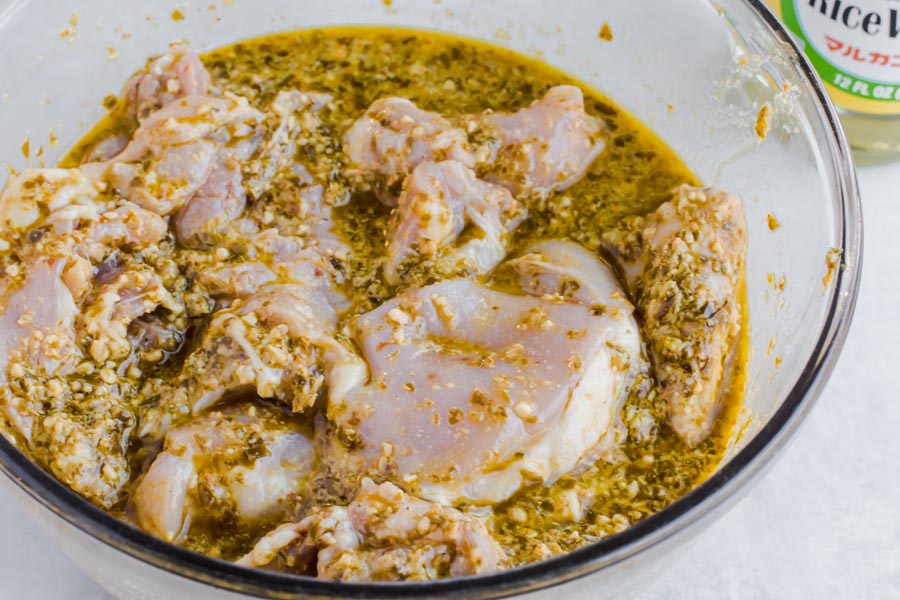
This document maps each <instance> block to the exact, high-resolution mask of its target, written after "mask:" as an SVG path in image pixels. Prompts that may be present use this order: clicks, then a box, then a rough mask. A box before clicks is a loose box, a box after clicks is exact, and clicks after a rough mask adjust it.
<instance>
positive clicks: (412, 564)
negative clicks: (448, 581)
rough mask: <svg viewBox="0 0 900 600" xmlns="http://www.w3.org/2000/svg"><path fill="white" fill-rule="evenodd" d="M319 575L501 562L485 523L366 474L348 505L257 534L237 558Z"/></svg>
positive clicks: (405, 575) (394, 576)
mask: <svg viewBox="0 0 900 600" xmlns="http://www.w3.org/2000/svg"><path fill="white" fill-rule="evenodd" d="M310 563H314V564H315V573H316V575H318V577H320V578H322V579H330V580H339V581H400V580H416V579H419V580H421V579H437V578H439V577H448V576H449V577H458V576H461V575H475V574H478V573H490V572H492V571H496V570H498V569H501V568H503V567H504V566H506V564H507V559H506V555H505V554H504V553H503V549H502V548H501V547H500V546H499V545H498V544H497V542H496V541H494V539H493V538H491V536H490V533H489V532H488V530H487V528H486V527H485V525H484V524H483V523H481V522H480V521H478V520H477V519H475V518H474V517H472V516H469V515H466V514H464V513H461V512H459V511H458V510H455V509H453V508H448V507H446V506H442V505H440V504H435V503H432V502H426V501H424V500H419V499H417V498H415V497H413V496H410V495H408V494H405V493H404V492H403V491H402V490H401V489H399V488H398V487H396V486H395V485H392V484H390V483H383V484H381V485H375V483H373V482H372V480H371V479H364V480H363V481H362V485H361V486H360V490H359V494H358V495H357V496H356V498H355V499H354V500H353V502H351V503H350V504H349V505H348V506H332V507H329V508H325V509H324V510H322V511H321V512H317V513H314V514H312V515H310V516H309V517H306V518H305V519H303V520H302V521H300V522H299V523H288V524H285V525H282V526H280V527H278V528H277V529H275V530H273V531H272V532H270V533H269V534H267V535H266V536H265V537H263V538H262V539H261V540H260V541H259V542H258V543H257V544H256V546H255V547H254V548H253V550H251V551H250V552H249V553H248V554H247V555H246V556H244V557H242V558H241V559H240V560H239V561H238V564H239V565H242V566H247V567H271V568H282V569H285V568H286V569H289V570H293V571H300V572H302V571H303V570H304V568H308V567H309V565H310Z"/></svg>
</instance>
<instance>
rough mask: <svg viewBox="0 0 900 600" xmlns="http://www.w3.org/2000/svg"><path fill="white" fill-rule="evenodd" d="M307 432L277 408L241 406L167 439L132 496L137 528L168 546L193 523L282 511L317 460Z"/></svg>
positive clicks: (195, 422)
mask: <svg viewBox="0 0 900 600" xmlns="http://www.w3.org/2000/svg"><path fill="white" fill-rule="evenodd" d="M315 460H316V458H315V451H314V449H313V445H312V442H311V441H310V440H309V439H308V438H307V436H306V434H304V433H303V432H302V431H300V430H298V429H296V428H295V427H293V426H292V425H291V424H290V423H289V422H288V421H287V420H286V419H284V418H283V417H282V416H281V415H279V414H278V413H277V412H276V411H274V410H272V409H269V408H265V407H262V406H256V405H252V404H243V405H239V406H235V407H232V408H228V409H226V410H223V411H217V412H211V413H208V414H206V415H204V416H202V417H198V418H196V419H194V420H192V421H190V422H188V423H187V424H186V425H182V426H180V427H178V428H175V429H173V430H171V431H169V433H168V434H167V435H166V439H165V445H164V447H163V450H162V452H160V453H159V454H157V456H156V458H155V459H154V460H153V463H152V464H151V465H150V468H149V469H148V470H147V473H146V474H145V475H144V476H143V478H142V479H141V481H140V483H139V484H138V486H137V488H135V491H134V497H133V500H132V501H133V502H134V509H135V514H136V515H137V519H138V523H139V524H140V525H141V527H143V528H144V529H146V530H147V531H150V532H151V533H153V534H155V535H157V536H159V537H161V538H162V539H164V540H166V541H173V540H178V539H180V538H182V537H184V536H185V535H186V534H187V533H188V531H189V530H190V527H191V523H192V520H194V519H196V518H197V517H202V519H203V520H205V521H207V522H209V521H216V520H222V521H223V523H224V519H225V518H227V517H228V516H229V515H234V516H236V517H238V518H241V519H247V520H253V519H259V518H262V517H269V516H272V513H273V512H276V511H279V510H281V511H284V509H285V508H286V506H285V503H286V502H287V500H288V497H289V496H291V495H297V494H298V493H300V492H301V491H302V489H303V485H304V480H305V478H306V476H307V474H308V473H309V471H310V470H311V469H312V467H313V466H314V463H315Z"/></svg>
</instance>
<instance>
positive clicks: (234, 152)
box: [173, 144, 254, 248]
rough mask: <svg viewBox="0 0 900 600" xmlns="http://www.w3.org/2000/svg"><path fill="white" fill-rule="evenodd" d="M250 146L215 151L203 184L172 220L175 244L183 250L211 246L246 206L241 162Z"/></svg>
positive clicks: (248, 151)
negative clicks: (179, 243)
mask: <svg viewBox="0 0 900 600" xmlns="http://www.w3.org/2000/svg"><path fill="white" fill-rule="evenodd" d="M253 150H254V144H240V145H238V146H237V147H236V148H226V149H222V150H219V152H218V154H217V155H216V159H215V163H214V164H213V166H212V170H211V171H210V173H209V177H208V178H207V180H206V182H205V183H204V184H203V185H201V186H200V188H199V189H198V190H197V192H196V193H195V194H194V195H193V196H192V197H191V199H190V200H189V201H188V203H187V204H186V205H185V206H184V207H183V208H182V209H181V210H179V211H178V213H177V214H176V215H175V217H174V219H173V228H174V230H175V235H176V236H177V237H178V241H179V242H181V245H182V246H184V247H186V248H209V247H210V246H214V245H215V242H216V239H217V237H219V236H220V234H221V231H222V228H223V227H224V226H225V225H226V224H228V223H230V222H231V221H234V220H235V219H237V218H238V217H239V216H240V215H241V213H242V212H244V208H245V207H246V206H247V193H246V192H245V191H244V184H243V174H242V173H241V164H242V161H245V160H247V159H248V158H249V156H250V154H251V153H252V152H253Z"/></svg>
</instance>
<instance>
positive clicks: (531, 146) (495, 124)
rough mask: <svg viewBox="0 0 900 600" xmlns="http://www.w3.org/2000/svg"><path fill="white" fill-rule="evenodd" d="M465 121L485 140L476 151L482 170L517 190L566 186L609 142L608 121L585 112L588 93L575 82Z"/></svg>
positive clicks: (541, 193) (524, 192)
mask: <svg viewBox="0 0 900 600" xmlns="http://www.w3.org/2000/svg"><path fill="white" fill-rule="evenodd" d="M465 126H466V129H467V131H468V132H469V133H470V134H471V135H472V136H473V137H474V138H475V139H476V140H478V141H479V142H480V143H477V144H476V151H475V156H476V159H477V161H478V163H479V170H484V171H486V172H487V179H488V180H489V181H493V182H496V183H499V184H500V185H503V186H505V187H507V188H509V190H510V191H512V192H513V194H515V195H516V196H520V195H527V194H536V195H538V196H546V195H547V194H549V193H550V192H553V191H558V190H564V189H566V188H567V187H569V186H571V185H572V184H574V183H575V182H577V181H578V180H579V179H581V178H582V177H583V176H584V173H585V172H586V171H587V169H588V167H590V166H591V163H592V162H594V159H596V158H597V157H598V156H599V155H600V153H601V152H603V149H604V148H605V147H606V143H605V137H606V127H605V126H604V124H603V122H602V121H601V120H600V119H598V118H596V117H592V116H591V115H589V114H587V113H586V112H585V110H584V95H583V94H582V93H581V90H580V89H578V88H577V87H575V86H573V85H560V86H556V87H553V88H550V90H548V91H547V93H546V94H545V95H544V97H543V98H541V99H540V100H538V101H536V102H534V103H533V104H532V105H531V106H529V107H527V108H523V109H522V110H519V111H517V112H514V113H493V112H490V111H488V112H486V113H484V114H480V115H474V116H471V117H468V118H467V120H466V123H465Z"/></svg>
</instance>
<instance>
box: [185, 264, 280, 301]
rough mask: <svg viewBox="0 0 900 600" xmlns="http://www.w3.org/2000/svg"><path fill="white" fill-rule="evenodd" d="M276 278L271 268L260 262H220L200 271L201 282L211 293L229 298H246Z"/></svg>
mask: <svg viewBox="0 0 900 600" xmlns="http://www.w3.org/2000/svg"><path fill="white" fill-rule="evenodd" d="M276 279H278V276H277V275H275V273H274V272H273V271H272V269H271V268H269V267H267V266H266V265H264V264H262V263H258V262H237V263H226V264H219V265H215V266H213V267H212V268H210V269H207V270H205V271H203V272H202V273H200V282H201V283H202V284H203V285H204V286H205V287H206V289H207V290H208V291H209V293H210V294H211V295H213V296H216V297H222V296H225V297H228V298H246V297H248V296H250V295H252V294H255V293H256V292H257V291H258V290H260V289H261V288H262V287H263V286H264V285H266V284H268V283H272V282H273V281H275V280H276Z"/></svg>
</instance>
